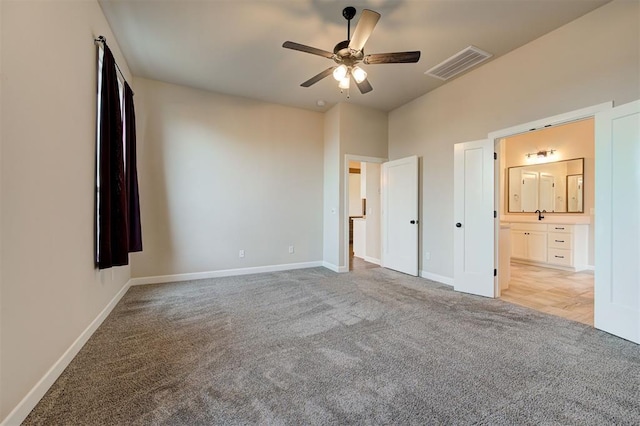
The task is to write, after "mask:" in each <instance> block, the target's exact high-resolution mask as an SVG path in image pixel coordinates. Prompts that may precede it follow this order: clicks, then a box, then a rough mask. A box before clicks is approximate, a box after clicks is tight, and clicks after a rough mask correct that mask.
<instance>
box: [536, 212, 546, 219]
mask: <svg viewBox="0 0 640 426" xmlns="http://www.w3.org/2000/svg"><path fill="white" fill-rule="evenodd" d="M546 212H547V211H546V210H542V211H540V210H536V211H535V212H534V213H538V220H542V219H544V216H543V215H542V213H546Z"/></svg>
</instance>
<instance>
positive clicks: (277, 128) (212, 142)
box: [132, 78, 323, 277]
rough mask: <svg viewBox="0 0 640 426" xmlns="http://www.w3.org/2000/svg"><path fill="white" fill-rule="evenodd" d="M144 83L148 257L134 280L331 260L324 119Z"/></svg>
mask: <svg viewBox="0 0 640 426" xmlns="http://www.w3.org/2000/svg"><path fill="white" fill-rule="evenodd" d="M135 83H136V108H137V113H138V114H137V124H138V127H137V130H138V145H139V149H138V161H139V164H138V167H139V168H138V172H139V176H138V178H139V184H140V197H141V198H140V204H141V215H142V224H143V229H142V232H143V244H144V251H143V252H142V253H137V254H135V255H133V263H132V276H134V277H149V276H158V275H174V274H184V273H193V272H211V271H220V270H226V269H236V268H247V267H258V266H271V265H281V264H290V263H301V262H310V261H315V262H319V261H321V260H322V198H321V194H322V185H323V183H322V155H323V153H322V150H323V115H322V114H321V113H318V112H311V111H307V110H302V109H296V108H289V107H284V106H279V105H273V104H267V103H263V102H259V101H252V100H248V99H244V98H238V97H232V96H226V95H219V94H214V93H209V92H204V91H200V90H195V89H190V88H186V87H182V86H177V85H172V84H167V83H161V82H158V81H153V80H146V79H138V78H137V79H136V80H135ZM289 245H294V246H295V253H293V254H289V252H288V247H289ZM241 249H242V250H244V251H245V257H244V258H239V256H238V252H239V250H241Z"/></svg>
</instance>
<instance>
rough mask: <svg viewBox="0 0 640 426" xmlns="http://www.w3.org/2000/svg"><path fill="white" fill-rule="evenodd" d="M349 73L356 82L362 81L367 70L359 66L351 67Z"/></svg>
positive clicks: (365, 76)
mask: <svg viewBox="0 0 640 426" xmlns="http://www.w3.org/2000/svg"><path fill="white" fill-rule="evenodd" d="M351 74H352V75H353V79H354V80H355V81H356V83H362V82H363V81H364V80H365V79H366V78H367V72H366V71H365V70H363V69H362V68H360V67H353V70H352V71H351Z"/></svg>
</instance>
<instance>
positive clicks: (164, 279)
mask: <svg viewBox="0 0 640 426" xmlns="http://www.w3.org/2000/svg"><path fill="white" fill-rule="evenodd" d="M318 266H324V267H325V268H328V266H326V265H325V262H321V261H317V262H301V263H287V264H282V265H270V266H255V267H251V268H238V269H222V270H220V271H205V272H190V273H186V274H172V275H157V276H155V277H138V278H131V285H146V284H161V283H172V282H179V281H191V280H202V279H206V278H221V277H233V276H237V275H249V274H260V273H263V272H279V271H290V270H293V269H304V268H315V267H318ZM329 269H332V268H329Z"/></svg>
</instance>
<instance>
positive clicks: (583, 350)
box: [25, 268, 640, 425]
mask: <svg viewBox="0 0 640 426" xmlns="http://www.w3.org/2000/svg"><path fill="white" fill-rule="evenodd" d="M639 423H640V347H639V346H637V345H635V344H633V343H630V342H628V341H625V340H622V339H618V338H616V337H613V336H611V335H608V334H606V333H603V332H600V331H598V330H595V329H593V328H591V327H589V326H586V325H583V324H579V323H576V322H572V321H568V320H564V319H561V318H557V317H553V316H550V315H546V314H542V313H538V312H535V311H532V310H529V309H527V308H522V307H518V306H516V305H511V304H508V303H505V302H502V301H500V300H491V299H485V298H481V297H475V296H470V295H464V294H460V293H456V292H454V291H452V290H451V289H449V288H448V287H446V286H440V285H438V284H435V283H433V282H430V281H428V280H425V279H421V278H414V277H409V276H406V275H403V274H400V273H396V272H393V271H389V270H385V269H380V268H378V269H368V270H361V271H355V272H350V273H347V274H336V273H333V272H331V271H328V270H326V269H324V268H313V269H306V270H298V271H289V272H279V273H268V274H260V275H251V276H241V277H230V278H220V279H211V280H201V281H192V282H185V283H174V284H159V285H151V286H143V287H133V288H131V289H130V290H129V292H128V293H127V294H126V295H125V296H124V298H123V299H122V300H121V301H120V303H119V304H118V306H116V308H115V309H114V311H113V312H112V313H111V315H109V317H108V318H107V319H106V320H105V322H104V323H103V324H102V326H101V327H100V328H99V329H98V330H97V331H96V333H95V334H94V335H93V336H92V338H91V339H90V340H89V342H88V343H87V344H86V345H85V347H84V348H83V349H82V350H81V351H80V353H79V354H78V356H77V357H76V358H75V359H74V360H73V361H72V363H71V364H70V365H69V367H68V368H67V369H66V370H65V372H64V373H63V374H62V375H61V376H60V378H59V379H58V381H57V382H56V383H55V384H54V385H53V386H52V388H51V389H50V390H49V392H48V393H47V394H46V395H45V397H44V398H43V399H42V401H41V402H40V403H39V404H38V406H37V407H36V408H35V409H34V410H33V411H32V413H31V414H30V415H29V417H28V418H27V420H26V421H25V424H27V425H32V424H46V425H57V424H62V425H100V424H118V425H120V424H122V425H125V424H126V425H130V424H133V425H135V424H184V425H209V424H224V425H235V424H291V425H293V424H296V425H297V424H336V425H338V424H339V425H343V424H466V425H469V424H505V425H514V424H532V425H533V424H535V425H538V424H580V425H584V424H593V425H604V424H619V425H621V424H629V425H632V424H633V425H637V424H639Z"/></svg>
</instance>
